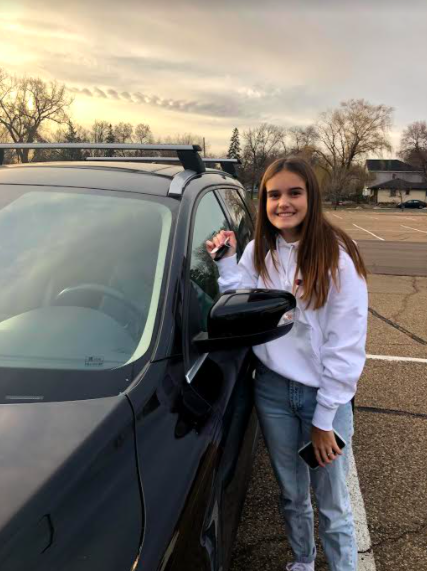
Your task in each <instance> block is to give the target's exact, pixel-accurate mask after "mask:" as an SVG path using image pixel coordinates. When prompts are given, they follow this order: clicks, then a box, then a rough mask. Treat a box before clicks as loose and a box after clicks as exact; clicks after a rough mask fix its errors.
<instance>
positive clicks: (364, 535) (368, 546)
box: [347, 449, 376, 571]
mask: <svg viewBox="0 0 427 571" xmlns="http://www.w3.org/2000/svg"><path fill="white" fill-rule="evenodd" d="M348 458H349V473H348V477H347V485H348V491H349V493H350V499H351V507H352V511H353V518H354V525H355V528H356V539H357V550H358V552H359V556H358V569H359V571H375V569H376V568H375V559H374V554H373V553H372V543H371V536H370V535H369V529H368V522H367V518H366V510H365V503H364V501H363V496H362V492H361V491H360V485H359V478H358V477H357V469H356V462H355V461H354V455H353V450H351V449H350V451H349V455H348Z"/></svg>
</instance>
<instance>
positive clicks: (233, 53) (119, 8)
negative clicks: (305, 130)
mask: <svg viewBox="0 0 427 571" xmlns="http://www.w3.org/2000/svg"><path fill="white" fill-rule="evenodd" d="M372 5H374V6H375V8H373V7H372ZM426 22H427V2H425V1H418V0H407V1H406V2H400V1H395V0H387V1H385V0H384V1H383V0H372V1H369V2H368V1H367V0H358V1H347V0H281V1H279V0H277V1H276V0H274V1H273V0H262V1H253V0H217V1H216V2H209V1H208V0H199V1H196V0H179V1H172V0H153V1H152V2H148V1H145V0H142V1H141V0H138V1H136V0H135V1H134V0H122V1H121V2H112V1H111V0H103V1H99V0H92V1H91V2H87V0H85V1H81V0H70V2H68V3H66V4H62V3H60V2H58V0H55V1H53V0H39V1H37V2H34V1H31V2H30V1H27V0H0V38H1V39H0V67H3V68H4V69H5V70H6V71H7V72H9V73H12V74H17V75H24V74H27V75H33V76H39V77H41V78H42V79H44V80H53V79H54V80H57V81H58V82H61V83H65V85H66V86H67V88H68V89H69V90H70V92H71V93H73V95H74V97H75V100H74V103H73V105H72V116H73V118H74V120H75V121H76V122H77V123H80V124H83V125H85V126H89V125H90V124H91V123H93V121H94V120H95V119H98V120H107V121H109V122H112V123H117V122H119V121H129V122H131V123H133V124H135V125H136V124H137V123H139V122H142V123H148V124H149V125H150V126H151V129H152V131H153V133H154V135H155V136H156V135H157V136H167V135H171V136H173V135H176V134H178V133H186V132H192V133H195V134H198V135H200V136H205V137H206V139H207V141H208V142H209V143H210V145H211V148H212V150H213V151H216V152H220V151H226V150H227V148H228V144H229V139H230V135H231V131H232V129H233V128H234V127H239V129H240V130H241V131H243V130H245V129H246V128H248V127H253V126H256V125H258V124H259V123H261V122H271V123H274V124H277V125H283V126H285V127H286V126H288V127H289V126H294V125H300V126H304V125H308V124H311V123H313V122H315V121H316V119H317V118H318V115H319V113H320V112H321V111H325V110H326V109H328V108H330V107H336V106H338V105H339V103H340V102H341V101H344V100H347V99H350V98H365V99H366V100H368V101H369V102H370V103H375V104H378V103H384V104H386V105H389V106H392V107H394V109H395V112H394V127H393V132H392V134H391V142H392V144H393V145H394V147H395V151H397V150H398V144H399V136H400V132H401V130H402V129H403V128H404V127H405V126H406V125H408V124H409V123H411V122H413V121H417V120H427V105H426V102H427V80H426V74H425V70H424V61H425V55H426V53H427V34H426V33H425V29H426Z"/></svg>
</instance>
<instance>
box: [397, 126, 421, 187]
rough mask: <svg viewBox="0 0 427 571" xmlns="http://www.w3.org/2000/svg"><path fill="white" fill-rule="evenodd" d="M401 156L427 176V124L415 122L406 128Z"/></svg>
mask: <svg viewBox="0 0 427 571" xmlns="http://www.w3.org/2000/svg"><path fill="white" fill-rule="evenodd" d="M399 156H400V157H401V158H402V159H403V160H404V161H406V162H408V163H409V164H411V165H413V166H415V167H417V168H419V169H420V170H422V171H423V172H424V176H427V124H426V122H425V121H415V122H414V123H411V124H410V125H408V127H406V129H405V130H404V131H403V133H402V138H401V140H400V151H399Z"/></svg>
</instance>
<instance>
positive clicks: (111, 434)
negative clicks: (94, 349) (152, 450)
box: [0, 395, 143, 571]
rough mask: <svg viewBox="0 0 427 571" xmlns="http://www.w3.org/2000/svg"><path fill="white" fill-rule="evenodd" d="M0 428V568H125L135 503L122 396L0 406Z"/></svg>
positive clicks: (130, 436)
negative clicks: (0, 462) (112, 539)
mask: <svg viewBox="0 0 427 571" xmlns="http://www.w3.org/2000/svg"><path fill="white" fill-rule="evenodd" d="M0 426H1V430H2V435H3V436H2V439H1V441H0V457H1V458H3V462H2V477H1V479H0V494H1V497H2V501H1V506H0V527H1V531H0V561H1V569H2V570H4V571H9V570H10V571H17V570H20V569H27V568H31V569H33V570H37V571H38V570H40V571H42V570H43V571H57V570H58V569H67V570H69V571H74V570H79V571H82V570H86V569H87V570H89V569H91V570H92V569H94V568H98V569H101V568H102V569H104V570H107V569H110V570H111V571H115V569H117V568H118V567H117V566H118V565H124V567H123V568H130V566H131V565H132V562H133V561H134V560H135V558H136V556H137V553H138V549H139V544H140V539H141V535H142V531H143V506H142V497H141V493H140V486H139V480H138V470H137V463H136V458H135V452H134V451H135V440H134V423H133V414H132V409H131V407H130V405H129V402H128V399H127V398H126V397H125V396H124V395H122V396H119V397H113V398H107V399H94V400H90V401H76V402H66V403H33V404H27V403H26V404H16V405H13V404H11V405H2V406H1V407H0ZM118 466H120V470H118V469H117V467H118ZM89 506H90V508H89ZM119 525H128V529H127V532H126V533H123V531H120V529H121V528H120V527H118V526H119ZM99 537H103V538H104V540H103V542H102V545H100V544H99V539H98V538H99ZM108 537H110V538H114V541H113V542H111V541H110V542H108V541H107V538H108ZM23 547H25V548H24V549H23Z"/></svg>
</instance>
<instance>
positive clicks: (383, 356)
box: [366, 355, 427, 364]
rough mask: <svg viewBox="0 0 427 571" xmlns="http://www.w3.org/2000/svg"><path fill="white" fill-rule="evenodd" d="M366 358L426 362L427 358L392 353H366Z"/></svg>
mask: <svg viewBox="0 0 427 571" xmlns="http://www.w3.org/2000/svg"><path fill="white" fill-rule="evenodd" d="M366 358H367V359H373V360H376V361H402V362H405V363H426V364H427V359H421V358H418V357H395V356H392V355H366Z"/></svg>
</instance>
